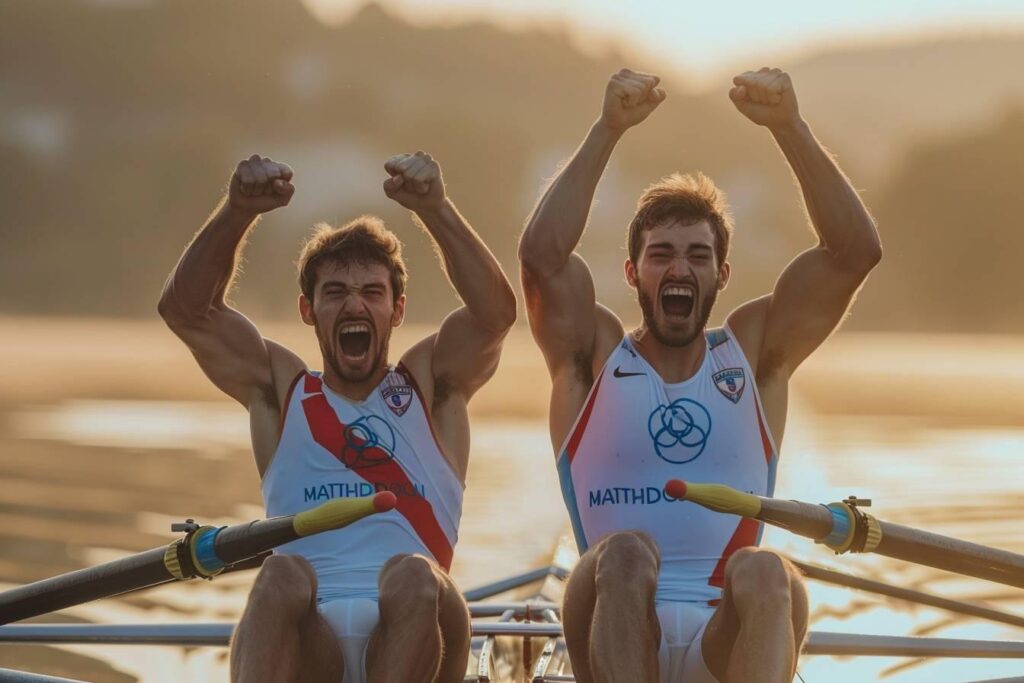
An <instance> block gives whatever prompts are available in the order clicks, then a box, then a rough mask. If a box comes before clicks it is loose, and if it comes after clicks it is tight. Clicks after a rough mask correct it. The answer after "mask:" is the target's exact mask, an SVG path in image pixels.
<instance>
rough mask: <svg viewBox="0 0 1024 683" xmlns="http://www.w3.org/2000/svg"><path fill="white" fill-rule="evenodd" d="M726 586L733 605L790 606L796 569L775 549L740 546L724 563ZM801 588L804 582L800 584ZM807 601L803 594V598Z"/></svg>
mask: <svg viewBox="0 0 1024 683" xmlns="http://www.w3.org/2000/svg"><path fill="white" fill-rule="evenodd" d="M725 577H726V586H727V587H728V589H729V592H730V594H731V596H732V600H733V602H734V603H735V604H736V608H737V609H738V610H739V611H740V612H741V613H743V612H746V611H749V610H753V609H757V610H777V609H787V610H788V609H791V608H792V606H793V602H794V600H793V599H794V595H793V593H794V586H793V584H794V582H796V583H798V584H799V579H798V578H797V577H796V574H795V570H794V569H793V568H792V566H791V565H790V563H789V562H788V561H787V560H786V559H785V558H784V557H782V556H781V555H779V554H778V553H774V552H772V551H770V550H759V549H757V548H741V549H740V550H738V551H736V553H735V554H733V556H732V557H730V558H729V562H728V563H727V564H726V566H725ZM799 590H800V591H802V590H803V586H802V585H800V586H799ZM804 604H805V605H806V598H805V599H804Z"/></svg>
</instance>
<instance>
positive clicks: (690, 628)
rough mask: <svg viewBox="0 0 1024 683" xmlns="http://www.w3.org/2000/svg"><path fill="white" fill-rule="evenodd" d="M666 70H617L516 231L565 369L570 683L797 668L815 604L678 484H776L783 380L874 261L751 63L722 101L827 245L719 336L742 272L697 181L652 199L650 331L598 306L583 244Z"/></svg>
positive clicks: (540, 335) (555, 419)
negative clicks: (772, 155)
mask: <svg viewBox="0 0 1024 683" xmlns="http://www.w3.org/2000/svg"><path fill="white" fill-rule="evenodd" d="M658 85H659V79H658V78H657V77H656V76H653V75H650V74H644V73H638V72H633V71H630V70H628V69H623V70H622V71H620V72H619V73H617V74H616V75H614V76H612V78H611V80H610V82H609V83H608V86H607V89H606V91H605V96H604V105H603V109H602V112H601V116H600V118H599V119H598V121H597V122H596V123H595V124H594V125H593V126H592V127H591V129H590V132H589V134H588V135H587V137H586V139H585V140H584V142H583V144H582V146H581V147H580V148H579V150H578V151H577V152H576V154H575V155H574V156H573V157H572V159H571V160H570V161H569V162H568V164H567V165H566V166H565V167H564V168H563V169H562V170H561V172H560V173H559V174H558V176H557V177H556V178H555V180H554V182H553V183H552V184H551V186H550V187H549V188H548V190H547V192H546V193H545V194H544V196H543V197H542V199H541V201H540V203H539V204H538V206H537V208H536V209H535V211H534V213H533V215H532V217H531V218H530V220H529V223H528V224H527V227H526V230H525V232H524V233H523V236H522V240H521V242H520V251H519V253H520V260H521V275H522V281H523V288H524V294H525V296H526V304H527V311H528V314H529V319H530V325H531V328H532V330H533V334H534V338H535V339H536V341H537V343H538V345H539V346H540V348H541V350H542V352H543V354H544V358H545V360H546V363H547V366H548V370H549V372H550V375H551V379H552V384H553V386H552V393H551V408H550V428H551V440H552V443H553V445H554V447H555V449H556V452H555V455H556V458H557V465H558V473H559V477H560V479H561V483H562V491H563V494H564V498H565V503H566V506H567V507H568V510H569V515H570V519H571V521H572V525H573V530H574V532H575V536H576V542H577V544H578V546H579V550H580V553H581V558H580V561H579V564H578V565H577V566H576V568H575V570H574V571H573V573H572V575H571V577H570V579H569V584H568V586H567V589H566V594H565V602H564V605H563V615H562V618H563V622H564V628H565V640H566V644H567V646H568V649H569V655H570V657H571V659H572V666H573V671H574V672H575V674H576V678H577V680H578V681H581V682H583V683H588V682H590V681H619V682H623V683H624V682H626V681H636V680H642V681H657V680H659V679H660V680H661V681H682V680H686V681H687V682H688V683H700V682H705V681H726V680H729V681H744V682H748V681H773V682H781V681H787V682H788V681H790V680H792V678H793V674H794V671H795V669H796V662H797V657H798V655H799V652H800V647H801V643H802V640H803V637H804V634H805V631H806V623H807V597H806V593H805V591H804V588H803V585H802V583H801V581H800V579H799V578H798V575H797V573H796V572H795V570H794V569H793V567H792V566H791V565H790V564H789V563H788V562H786V561H785V560H784V559H783V558H782V557H780V556H779V555H777V554H775V553H772V552H770V551H765V550H758V549H757V548H756V546H757V544H758V542H759V540H760V527H759V525H758V523H757V522H753V521H750V520H745V519H741V518H739V517H735V516H732V515H721V514H717V513H714V512H710V511H708V510H705V509H704V508H701V507H699V506H697V505H694V504H691V503H684V502H679V501H673V500H670V499H668V498H666V497H665V496H664V494H663V493H662V491H661V489H662V487H663V486H664V484H665V482H666V481H667V480H669V479H671V478H676V477H678V478H681V479H685V480H687V481H694V482H720V483H724V484H728V485H729V486H732V487H735V488H737V489H740V490H743V491H748V492H751V493H755V494H758V495H762V496H770V495H771V494H772V490H773V488H774V480H775V466H776V461H777V458H778V446H779V444H780V443H781V441H782V435H783V430H784V427H785V422H786V410H787V392H788V384H789V379H790V376H791V375H792V373H793V371H794V370H796V368H797V366H799V365H800V363H801V362H803V361H804V359H806V358H807V357H808V355H809V354H810V353H811V352H813V351H814V350H815V349H816V348H817V347H818V346H819V345H820V344H821V343H822V342H823V341H824V340H825V339H826V338H827V337H828V336H829V334H831V333H832V331H833V330H834V329H835V328H836V326H837V325H838V324H839V322H840V321H841V320H842V318H843V316H844V315H845V313H846V311H847V308H848V307H849V305H850V303H851V301H852V300H853V297H854V295H855V293H856V292H857V290H858V288H859V287H860V286H861V284H862V283H863V282H864V280H865V278H866V277H867V275H868V272H869V271H870V270H871V269H872V268H873V267H874V266H875V264H877V263H878V261H879V259H880V258H881V246H880V244H879V239H878V234H877V232H876V230H875V225H874V223H873V221H872V219H871V217H870V216H869V215H868V212H867V210H866V209H865V207H864V205H863V204H862V203H861V201H860V199H859V198H858V196H857V193H856V192H855V191H854V189H853V188H852V187H851V186H850V183H849V182H848V181H847V179H846V178H845V177H844V176H843V174H842V173H841V172H840V170H839V169H838V168H837V166H836V165H835V163H834V161H833V160H832V158H831V157H830V156H829V154H828V153H827V152H826V151H825V150H824V149H823V148H822V147H821V145H820V144H819V143H818V142H817V140H816V139H815V138H814V136H813V134H812V133H811V130H810V128H809V126H808V125H807V123H806V122H805V121H804V120H803V119H802V118H801V116H800V113H799V108H798V106H797V99H796V94H795V92H794V90H793V85H792V83H791V81H790V78H789V76H788V75H786V74H785V73H783V72H782V71H780V70H778V69H768V68H764V69H761V70H759V71H756V72H747V73H744V74H742V75H740V76H737V77H736V78H735V79H734V80H733V86H734V87H733V88H732V89H731V90H730V92H729V96H730V98H731V99H732V102H733V103H734V104H735V106H736V108H737V109H738V110H739V111H740V113H742V114H743V115H744V116H746V117H747V118H748V119H749V120H750V121H752V122H753V123H755V124H758V125H760V126H764V127H766V128H767V129H768V130H769V132H770V133H771V134H772V136H773V137H774V138H775V141H776V142H777V143H778V146H779V148H780V149H781V150H782V152H783V154H784V155H785V157H786V159H787V160H788V161H789V164H790V166H791V167H792V169H793V172H794V173H795V175H796V178H797V181H798V182H799V184H800V187H801V189H802V191H803V196H804V202H805V204H806V207H807V212H808V214H809V216H810V221H811V224H812V226H813V227H814V230H815V232H816V233H817V237H818V243H817V244H816V245H815V246H814V247H812V248H810V249H808V250H807V251H805V252H803V253H802V254H800V255H799V256H797V257H796V259H794V260H793V261H792V262H791V263H790V264H789V265H788V266H787V267H786V269H785V270H784V271H783V272H782V274H781V276H780V277H779V279H778V281H777V282H776V284H775V288H774V290H773V291H772V292H771V293H770V294H768V295H766V296H763V297H761V298H758V299H755V300H753V301H749V302H747V303H745V304H743V305H742V306H740V307H738V308H737V309H735V310H734V311H732V312H731V313H729V315H728V316H727V317H726V320H725V325H724V326H723V327H721V328H717V329H707V321H708V317H709V316H710V315H711V310H712V307H713V305H714V303H715V298H716V297H717V295H718V293H719V292H720V291H721V290H723V289H724V288H725V287H726V285H727V284H728V282H729V278H730V275H731V268H730V265H729V262H728V261H727V257H728V253H729V241H730V237H731V234H732V229H733V226H732V220H731V218H730V216H729V212H728V209H727V207H726V203H725V197H724V195H723V194H722V192H721V191H720V190H719V189H718V188H717V187H716V186H715V184H714V183H713V182H712V181H711V180H710V179H708V178H707V177H705V176H704V175H701V174H697V175H685V176H684V175H678V174H676V175H672V176H669V177H667V178H663V179H662V180H660V181H658V182H657V183H655V184H653V185H651V186H650V187H649V188H647V190H646V191H645V192H644V193H643V195H642V196H641V197H640V201H639V204H638V208H637V212H636V215H635V216H634V217H633V219H632V221H631V222H630V225H629V229H628V233H627V240H626V241H627V248H628V258H627V259H626V262H625V276H626V281H627V282H628V284H629V286H630V287H632V288H633V289H635V290H636V294H637V299H638V301H639V305H640V313H641V316H642V322H641V324H640V326H639V327H637V328H635V329H633V330H631V331H629V332H627V331H626V330H625V328H624V327H623V324H622V322H621V321H620V320H619V318H618V316H616V315H615V314H614V313H613V312H612V311H610V310H609V309H607V308H605V307H604V306H602V305H600V304H599V303H597V301H596V299H595V292H594V282H593V276H592V274H591V271H590V269H589V267H588V266H587V264H586V262H585V261H584V260H583V258H582V257H580V255H579V254H577V253H576V252H575V251H574V249H575V248H576V245H577V243H578V242H579V241H580V238H581V237H582V235H583V231H584V227H585V225H586V222H587V216H588V214H589V211H590V205H591V202H592V200H593V196H594V191H595V189H596V187H597V183H598V181H599V179H600V177H601V175H602V173H603V171H604V168H605V165H606V164H607V163H608V160H609V158H610V156H611V154H612V150H613V149H614V147H615V145H616V144H617V143H618V141H619V140H620V138H621V137H622V136H623V134H624V133H625V132H626V131H627V130H628V129H629V128H631V127H632V126H635V125H637V124H639V123H641V122H642V121H643V120H644V119H646V118H647V117H648V115H650V114H651V112H653V111H654V109H655V108H657V107H658V105H659V104H660V103H661V102H662V101H663V100H664V99H665V92H664V90H663V89H662V88H660V87H658Z"/></svg>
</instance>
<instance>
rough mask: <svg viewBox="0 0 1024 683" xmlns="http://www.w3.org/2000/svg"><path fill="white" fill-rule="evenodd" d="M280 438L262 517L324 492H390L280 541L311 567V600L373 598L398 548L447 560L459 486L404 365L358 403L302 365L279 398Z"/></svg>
mask: <svg viewBox="0 0 1024 683" xmlns="http://www.w3.org/2000/svg"><path fill="white" fill-rule="evenodd" d="M282 420H283V422H282V426H281V440H280V442H279V443H278V446H277V450H276V451H275V453H274V458H273V460H272V461H271V463H270V467H269V468H268V470H267V472H266V474H265V475H264V477H263V483H262V487H261V488H262V492H263V503H264V505H265V506H266V510H267V516H268V517H274V516H278V515H291V514H295V513H297V512H301V511H302V510H308V509H310V508H313V507H316V506H317V505H319V504H321V503H324V502H326V501H328V500H331V499H332V498H351V497H362V496H369V495H373V494H374V493H376V492H377V491H385V490H387V491H393V492H394V493H395V495H396V496H397V498H398V504H397V506H396V507H395V509H394V510H390V511H388V512H384V513H378V514H375V515H371V516H369V517H367V518H365V519H361V520H359V521H358V522H355V523H354V524H352V525H351V526H348V527H346V528H344V529H336V530H334V531H327V532H324V533H321V534H316V535H315V536H310V537H309V538H301V539H299V540H297V541H292V542H291V543H286V544H285V545H282V546H281V547H279V548H278V549H277V551H276V552H279V553H285V554H295V555H301V556H303V557H304V558H306V559H307V560H309V562H310V564H312V565H313V569H315V570H316V575H317V580H318V583H319V588H318V600H319V601H320V602H324V601H327V600H335V599H339V598H344V599H348V598H371V599H376V598H377V593H378V590H377V575H378V573H379V572H380V569H381V567H382V566H383V565H384V563H385V562H387V560H388V559H389V558H390V557H391V556H393V555H395V554H397V553H419V554H421V555H426V556H427V557H431V558H433V559H434V560H435V561H436V562H437V563H438V564H439V565H440V566H442V567H443V568H444V569H445V570H448V569H450V568H451V562H452V551H453V549H454V547H455V543H456V540H457V539H458V530H459V520H460V518H461V517H462V493H463V485H462V483H461V482H460V481H459V479H458V477H456V475H455V472H454V471H453V470H452V468H451V465H450V464H449V463H448V461H447V460H446V459H445V457H444V455H443V454H442V453H441V448H440V446H439V445H438V443H437V439H436V437H435V436H434V432H433V427H432V426H431V423H430V418H429V413H428V408H427V407H426V406H425V405H424V403H423V397H422V395H421V393H420V391H419V387H418V386H417V385H416V381H415V380H414V379H413V377H412V374H411V373H410V372H409V371H408V369H406V368H405V367H404V366H402V365H401V364H399V365H398V366H397V367H392V368H389V372H388V374H387V375H386V376H385V377H384V380H383V381H382V382H381V383H380V384H379V385H378V386H377V388H376V389H375V390H374V391H373V393H372V394H370V396H369V397H367V398H366V400H364V401H352V400H350V399H347V398H345V397H344V396H341V395H339V394H336V393H335V392H333V391H331V389H330V388H329V387H328V386H327V385H326V383H325V382H324V381H323V379H322V377H321V374H320V373H314V372H303V373H301V374H300V375H299V376H298V377H296V378H295V381H294V382H293V383H292V387H291V389H290V390H289V392H288V398H287V400H286V402H285V406H284V410H283V416H282Z"/></svg>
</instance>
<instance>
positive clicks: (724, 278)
mask: <svg viewBox="0 0 1024 683" xmlns="http://www.w3.org/2000/svg"><path fill="white" fill-rule="evenodd" d="M731 275H732V266H731V265H730V264H729V262H728V261H726V262H725V263H723V264H722V267H721V268H719V269H718V291H720V292H721V291H722V290H724V289H725V288H726V287H728V286H729V277H730V276H731Z"/></svg>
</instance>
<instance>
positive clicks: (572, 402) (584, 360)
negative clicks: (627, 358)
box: [550, 304, 625, 455]
mask: <svg viewBox="0 0 1024 683" xmlns="http://www.w3.org/2000/svg"><path fill="white" fill-rule="evenodd" d="M595 321H596V325H595V330H594V332H595V333H594V337H593V339H592V340H591V343H590V344H589V345H586V346H583V345H580V346H577V347H576V349H575V351H574V352H573V353H572V355H571V357H570V358H569V359H567V361H568V362H565V363H563V364H561V365H559V366H555V367H552V373H551V410H550V428H551V444H552V446H553V447H554V449H555V451H556V453H555V454H556V455H558V453H557V451H558V449H559V448H560V446H561V444H562V443H563V442H564V441H565V438H566V436H568V433H569V430H570V429H571V428H572V425H573V424H574V423H575V422H576V418H577V417H578V416H579V414H580V411H581V410H583V405H584V404H585V403H586V401H587V396H588V395H590V391H591V389H593V387H594V382H595V380H596V378H597V376H598V375H599V374H600V372H601V370H602V369H603V368H604V365H605V363H606V362H607V361H608V357H609V356H610V355H611V354H612V352H613V351H614V350H615V347H616V346H618V344H619V342H621V341H622V337H623V335H624V334H625V331H624V328H623V326H622V321H621V320H619V318H618V316H617V315H615V314H614V313H613V312H612V311H611V310H609V309H608V308H606V307H605V306H602V305H601V304H597V305H596V308H595Z"/></svg>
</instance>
